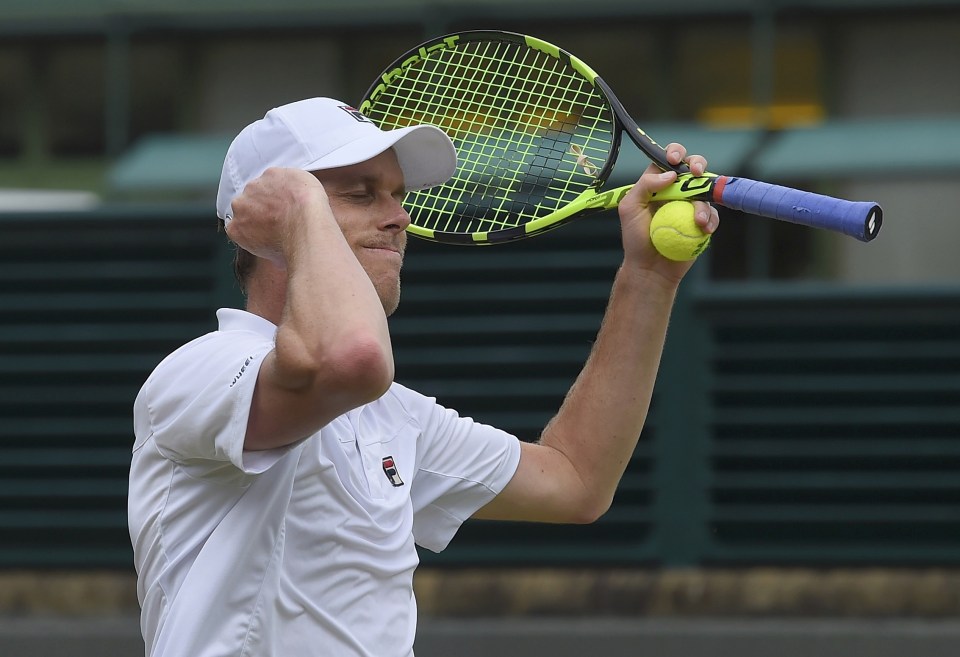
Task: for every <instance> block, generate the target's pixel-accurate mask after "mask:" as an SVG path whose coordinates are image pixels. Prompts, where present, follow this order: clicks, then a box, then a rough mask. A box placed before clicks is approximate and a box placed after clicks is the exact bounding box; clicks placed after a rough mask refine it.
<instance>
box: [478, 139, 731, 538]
mask: <svg viewBox="0 0 960 657" xmlns="http://www.w3.org/2000/svg"><path fill="white" fill-rule="evenodd" d="M667 150H668V152H669V153H670V157H671V161H672V162H675V163H676V162H679V161H680V160H682V159H683V158H684V157H685V154H686V151H685V149H684V148H683V147H682V146H680V145H678V144H671V145H670V146H668V148H667ZM687 161H688V163H689V164H690V167H691V170H692V171H693V172H694V174H697V175H698V174H700V173H702V172H703V171H704V170H705V167H706V161H705V160H704V159H703V158H702V157H700V156H692V157H690V158H688V160H687ZM675 177H676V174H675V173H673V172H667V173H662V172H661V171H660V170H659V169H656V168H655V167H653V166H651V167H650V168H648V169H647V171H646V172H645V173H644V175H643V176H642V177H641V178H640V180H639V181H638V183H637V184H636V185H635V186H634V187H633V189H632V190H631V191H630V192H629V193H628V194H627V195H626V196H625V197H624V199H623V201H622V202H621V204H620V208H619V213H620V221H621V226H622V235H623V247H624V260H623V264H622V265H621V267H620V269H619V270H618V272H617V275H616V277H615V279H614V283H613V289H612V291H611V293H610V299H609V302H608V305H607V310H606V313H605V315H604V319H603V322H602V325H601V327H600V331H599V333H598V335H597V340H596V342H595V343H594V346H593V349H592V351H591V353H590V357H589V358H588V359H587V362H586V364H585V365H584V367H583V369H582V371H581V372H580V375H579V376H578V377H577V379H576V381H575V382H574V384H573V386H572V387H571V388H570V391H569V392H568V393H567V396H566V398H565V399H564V402H563V404H562V405H561V407H560V410H559V411H558V412H557V415H556V416H555V417H554V418H553V419H552V420H551V421H550V423H549V424H548V425H547V426H546V427H545V428H544V430H543V432H542V434H541V436H540V439H539V440H538V441H537V442H536V443H523V444H522V446H521V456H520V464H519V466H518V468H517V471H516V473H515V474H514V476H513V478H512V479H511V480H510V483H509V484H507V486H506V488H504V490H503V491H502V492H501V493H500V494H499V495H498V496H497V497H496V498H494V499H493V500H492V501H491V502H490V503H489V504H487V505H486V506H484V507H483V508H482V509H480V510H479V511H478V512H477V513H476V514H475V515H474V517H477V518H486V519H496V520H530V521H541V522H567V523H588V522H593V521H594V520H596V519H597V518H599V517H600V516H601V515H603V513H605V512H606V510H607V509H608V508H609V506H610V503H611V502H612V500H613V495H614V493H615V491H616V489H617V486H618V484H619V482H620V478H621V477H622V476H623V473H624V470H625V469H626V467H627V464H628V463H629V461H630V458H631V457H632V455H633V452H634V449H635V448H636V444H637V440H638V438H639V436H640V432H641V430H642V429H643V425H644V423H645V421H646V418H647V412H648V410H649V408H650V400H651V397H652V395H653V386H654V382H655V380H656V376H657V370H658V368H659V365H660V356H661V353H662V352H663V345H664V340H665V337H666V332H667V323H668V321H669V317H670V310H671V308H672V306H673V302H674V299H675V297H676V292H677V288H678V286H679V284H680V281H681V280H682V279H683V276H684V275H685V274H686V273H687V271H689V269H690V267H691V266H692V263H690V262H674V261H671V260H668V259H666V258H664V257H662V256H661V255H660V254H658V253H657V252H656V250H655V249H654V248H653V245H652V244H651V242H650V237H649V230H650V220H651V218H652V214H653V212H654V210H655V207H651V201H650V197H651V194H652V193H653V192H656V191H659V190H661V189H663V188H665V187H667V186H668V185H670V184H671V183H672V182H673V181H674V180H675ZM696 217H697V223H698V224H699V225H700V226H701V227H702V228H704V229H705V230H707V231H708V232H711V233H712V232H713V231H714V230H716V228H717V225H718V223H719V219H718V217H717V213H716V210H715V209H713V208H711V207H710V206H708V205H707V204H705V203H702V202H697V204H696Z"/></svg>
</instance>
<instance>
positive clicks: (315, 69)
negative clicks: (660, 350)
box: [0, 0, 960, 657]
mask: <svg viewBox="0 0 960 657" xmlns="http://www.w3.org/2000/svg"><path fill="white" fill-rule="evenodd" d="M474 28H477V29H480V28H483V29H505V30H513V31H519V32H526V33H529V34H533V35H535V36H538V37H540V38H542V39H545V40H547V41H550V42H553V43H555V44H556V45H559V46H561V47H563V48H565V49H567V50H570V51H571V52H573V53H574V54H576V55H578V56H579V57H580V58H582V59H584V60H585V61H586V62H588V63H589V64H590V65H591V66H592V67H593V68H594V69H596V70H597V71H598V72H599V73H600V75H601V76H603V77H604V78H605V79H606V80H607V81H608V82H609V83H610V84H611V86H612V87H613V88H614V89H615V90H616V92H617V94H618V95H619V96H620V98H621V100H622V101H623V102H624V103H625V105H626V106H627V108H628V111H629V112H630V113H631V114H632V115H633V116H634V117H636V118H637V119H638V121H639V123H640V124H641V125H642V126H644V127H645V128H646V129H647V130H648V132H649V133H650V134H651V135H652V136H653V137H654V138H655V139H657V140H659V141H660V142H661V143H665V142H667V141H680V142H682V143H684V144H685V145H686V146H687V147H688V148H689V149H690V150H691V151H692V152H698V153H703V154H705V155H706V156H707V157H708V159H709V160H710V163H711V167H710V168H711V170H713V171H716V172H720V173H726V174H734V175H736V174H740V175H749V176H752V177H756V178H759V179H762V180H768V181H771V182H778V183H783V184H788V185H791V186H795V187H800V188H803V189H810V190H813V191H817V192H821V193H827V194H831V195H835V196H841V197H845V198H850V199H853V200H872V201H877V202H879V203H880V204H881V205H882V206H883V208H884V211H885V223H884V227H883V230H882V232H881V234H880V236H879V237H878V238H877V239H876V240H875V241H874V242H872V243H870V244H862V243H860V242H857V241H855V240H852V239H850V238H845V237H840V236H837V235H833V234H827V233H824V232H820V231H814V230H809V229H803V228H798V227H795V226H792V225H788V224H780V223H773V222H770V221H767V220H762V219H756V218H752V217H748V216H743V215H740V214H738V213H735V212H729V211H726V210H722V211H721V216H722V228H721V232H720V233H719V234H718V235H717V236H716V237H715V238H714V240H713V245H712V246H711V248H710V249H709V250H708V251H707V253H706V254H705V255H704V256H703V257H701V258H700V261H699V262H698V263H697V265H696V266H695V268H694V270H693V271H692V272H691V275H690V276H689V277H688V279H687V280H686V281H685V283H684V286H683V288H682V293H681V297H680V299H679V300H678V302H677V307H676V310H675V313H674V318H673V321H672V325H671V331H670V335H669V337H668V344H667V347H666V352H665V355H664V362H663V367H662V370H661V374H660V377H659V379H658V384H657V389H656V393H655V398H654V405H653V410H652V414H651V418H650V422H649V424H648V426H647V428H646V429H645V430H644V435H643V437H642V440H641V443H640V446H639V447H638V449H637V452H636V454H635V456H634V459H633V460H632V461H631V463H630V466H629V468H628V471H627V474H626V476H625V478H624V480H623V483H622V485H621V487H620V491H619V493H618V495H617V498H616V500H615V502H614V506H613V508H612V509H611V511H610V512H609V513H608V514H607V515H606V516H605V517H604V518H603V519H602V520H601V521H600V522H598V523H597V524H595V525H592V526H589V527H550V526H528V525H522V524H516V525H507V524H497V523H480V522H471V523H467V524H466V525H465V526H464V528H463V529H462V530H461V532H460V535H459V536H458V538H457V540H455V541H454V542H453V544H452V546H451V547H450V548H449V549H448V550H446V551H445V552H444V553H443V554H441V555H433V554H429V553H424V554H423V555H422V559H423V566H422V567H421V572H420V574H419V575H418V578H417V583H416V585H417V594H418V599H419V601H420V609H421V628H422V629H421V633H420V639H419V640H418V656H420V657H432V656H434V655H464V656H468V657H469V656H472V655H489V654H494V653H495V652H497V653H499V654H501V655H504V657H512V656H514V655H539V654H552V655H557V656H561V657H562V656H565V655H582V654H584V653H586V652H587V651H595V652H603V653H604V654H607V655H627V654H629V655H636V654H656V655H659V656H663V657H669V656H671V655H681V654H682V655H686V656H688V657H689V656H699V655H718V656H723V655H741V656H751V655H767V654H769V653H771V652H773V651H776V652H778V653H779V654H781V655H783V656H784V657H790V656H793V655H814V654H816V655H841V654H842V655H891V656H892V655H947V654H950V655H954V654H956V645H957V640H958V639H960V623H958V622H957V620H958V617H960V403H958V402H960V337H958V326H960V285H958V280H960V258H958V257H957V256H956V255H955V254H954V250H955V244H956V243H957V241H958V237H960V222H958V221H957V219H956V215H957V208H958V207H960V184H958V183H957V182H956V180H957V175H958V173H960V84H958V83H957V80H958V70H960V1H954V0H939V1H935V0H913V1H911V2H906V1H895V0H870V1H867V0H862V1H861V0H835V1H829V2H828V1H827V0H806V1H804V0H778V1H772V2H762V1H760V0H756V1H751V0H731V1H729V2H725V3H715V2H706V1H700V0H689V1H687V2H677V3H666V2H660V1H649V0H633V1H631V2H624V1H613V0H592V1H591V2H589V3H583V2H568V1H567V0H550V1H547V0H526V1H525V2H522V3H521V2H511V1H510V0H475V1H473V2H469V3H461V2H455V1H453V0H433V1H416V0H351V1H350V2H344V1H339V0H312V1H310V0H271V1H270V2H267V1H266V0H231V1H230V2H226V1H225V0H190V1H189V2H188V1H186V0H162V1H158V0H154V1H153V2H147V1H146V0H111V1H109V2H108V1H106V0H29V1H28V0H0V655H3V657H8V656H16V657H33V656H34V655H71V656H78V657H83V656H87V655H111V656H112V655H116V656H118V657H126V656H127V655H137V654H142V649H143V647H142V642H141V641H140V639H139V630H138V626H137V613H138V608H137V601H136V591H135V581H134V576H133V569H132V561H131V551H130V547H129V538H128V535H127V530H126V514H125V512H126V501H125V500H126V490H127V482H126V476H127V465H128V462H129V450H130V445H131V442H132V427H131V408H132V403H133V399H134V397H135V395H136V393H137V390H138V389H139V386H140V385H141V383H142V382H143V380H144V379H145V377H146V376H147V374H148V373H149V372H150V371H151V370H152V368H153V367H154V366H155V365H156V364H157V363H158V362H159V361H160V359H161V358H163V356H165V355H166V354H167V353H168V352H169V351H171V350H172V349H174V348H175V347H177V346H178V345H180V344H182V343H183V342H186V341H188V340H190V339H191V338H193V337H195V336H196V335H199V334H202V333H205V332H207V331H209V330H212V329H213V328H215V322H214V317H213V310H214V309H216V308H217V307H220V306H237V305H240V304H242V302H243V300H242V298H241V296H240V294H239V291H238V290H237V287H236V285H235V284H234V282H233V279H232V273H231V270H230V265H229V261H230V257H231V253H230V250H229V248H228V245H227V244H226V242H225V238H224V237H223V235H222V234H218V232H217V230H216V215H215V210H214V205H213V201H214V198H215V195H216V187H217V182H218V180H219V176H220V168H221V164H222V160H223V155H224V153H225V152H226V148H227V146H228V144H229V142H230V140H231V139H232V137H233V136H234V135H235V134H236V132H237V131H239V130H240V129H241V128H242V127H243V126H245V125H246V124H248V123H250V122H251V121H253V120H256V119H257V118H260V117H261V116H263V114H264V113H265V112H266V111H267V110H268V109H270V108H271V107H274V106H276V105H280V104H283V103H286V102H290V101H293V100H298V99H301V98H305V97H310V96H317V95H326V96H333V97H337V98H339V99H341V100H344V101H347V102H351V103H355V104H359V102H360V99H361V98H362V96H363V93H364V91H365V90H366V89H367V87H368V86H369V85H370V84H371V83H372V82H373V81H374V79H375V78H376V76H377V74H378V73H379V72H380V70H381V69H382V68H383V67H384V66H386V65H387V64H389V63H390V62H391V61H392V60H393V59H395V58H396V57H397V56H399V55H400V54H401V53H403V52H405V51H406V50H408V49H409V48H411V47H413V46H415V45H416V44H418V43H419V42H420V41H422V40H424V39H425V38H428V37H432V36H437V35H440V34H443V33H446V32H450V31H455V30H462V29H474ZM631 148H632V146H631V145H625V146H624V153H623V155H622V156H621V161H620V164H619V166H618V168H617V171H616V173H615V176H616V179H615V180H614V182H615V183H622V184H626V183H627V182H630V181H631V180H632V179H635V178H636V176H637V175H638V174H639V172H640V171H641V170H642V168H643V167H644V166H645V161H644V159H643V158H642V157H641V156H640V155H638V154H637V153H635V152H633V151H632V150H631ZM619 257H620V255H619V242H618V227H617V222H616V221H615V219H614V218H613V217H612V216H610V215H606V216H597V217H591V218H589V219H584V220H581V221H578V222H575V223H573V224H570V225H568V226H565V227H563V228H561V229H559V230H557V231H554V232H551V233H548V234H546V235H543V236H541V237H538V238H537V239H535V240H529V241H526V242H520V243H517V244H511V245H507V246H501V247H491V248H489V249H478V250H473V249H469V248H465V247H463V248H458V247H450V246H442V245H434V244H427V243H423V242H417V241H413V242H411V245H410V251H409V256H408V258H407V264H406V266H405V278H404V301H403V303H402V304H401V307H400V311H399V312H398V313H397V314H396V316H395V317H393V318H392V320H391V322H392V330H393V333H394V344H395V347H396V351H397V355H396V360H397V369H398V372H397V376H398V379H399V380H400V381H401V382H402V383H404V384H406V385H410V386H412V387H415V388H417V389H419V390H421V391H422V392H425V393H427V394H431V395H434V396H436V397H437V398H438V399H439V401H440V402H441V403H444V404H445V405H449V406H453V407H454V408H457V409H459V410H460V411H461V412H462V413H463V414H466V415H471V416H473V417H475V418H477V419H479V420H482V421H484V422H488V423H492V424H496V425H499V426H501V427H503V428H505V429H508V430H510V431H513V432H515V433H516V434H517V435H519V436H521V437H523V438H525V439H535V438H536V436H537V433H538V431H539V429H540V428H541V427H542V426H543V424H544V423H545V422H546V421H547V420H548V419H549V418H550V417H551V415H552V413H553V412H554V411H555V409H556V408H557V407H558V405H559V403H560V402H561V400H562V398H563V395H564V393H565V391H566V389H567V387H568V386H569V384H570V382H571V381H572V379H573V377H574V376H575V375H576V373H577V372H578V370H579V367H580V365H581V364H582V362H583V360H584V359H585V357H586V355H587V353H588V350H589V346H590V341H591V340H592V339H593V336H594V335H595V332H596V330H597V327H598V325H599V321H600V317H601V314H602V312H603V307H604V302H605V299H606V295H607V293H608V291H609V283H610V281H611V279H612V276H613V273H614V271H615V269H616V267H617V264H618V262H619Z"/></svg>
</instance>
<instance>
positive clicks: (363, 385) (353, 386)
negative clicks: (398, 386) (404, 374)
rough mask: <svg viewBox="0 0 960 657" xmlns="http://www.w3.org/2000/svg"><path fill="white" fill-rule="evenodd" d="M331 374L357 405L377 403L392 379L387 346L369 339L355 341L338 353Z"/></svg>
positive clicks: (355, 339) (391, 363)
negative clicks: (332, 373)
mask: <svg viewBox="0 0 960 657" xmlns="http://www.w3.org/2000/svg"><path fill="white" fill-rule="evenodd" d="M334 359H335V362H334V363H333V364H332V368H331V369H332V371H334V372H336V373H337V375H338V380H339V381H340V383H341V384H342V385H343V387H344V388H345V389H347V390H350V391H353V392H354V393H355V394H356V396H357V398H358V400H359V401H360V402H361V403H368V402H371V401H374V400H376V399H379V398H380V397H382V396H383V394H384V393H386V391H387V390H388V389H389V388H390V384H392V383H393V377H394V364H393V353H392V351H391V349H390V344H389V343H388V344H386V345H384V344H383V343H382V342H381V341H380V340H377V339H376V338H374V337H372V336H369V337H363V336H360V337H355V338H354V339H352V340H350V342H349V344H347V345H345V346H344V347H343V348H342V349H340V350H338V353H337V354H336V356H334Z"/></svg>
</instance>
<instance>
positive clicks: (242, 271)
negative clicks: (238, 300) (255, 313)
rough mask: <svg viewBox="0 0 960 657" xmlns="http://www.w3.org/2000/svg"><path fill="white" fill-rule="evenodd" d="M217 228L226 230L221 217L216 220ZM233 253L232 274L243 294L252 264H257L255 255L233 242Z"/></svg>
mask: <svg viewBox="0 0 960 657" xmlns="http://www.w3.org/2000/svg"><path fill="white" fill-rule="evenodd" d="M217 229H218V230H220V231H224V232H226V227H225V225H224V223H223V219H218V220H217ZM231 244H233V248H234V253H233V275H234V277H235V278H236V279H237V283H238V284H239V285H240V291H241V292H242V293H243V294H246V293H247V281H248V280H249V279H250V273H251V272H252V271H253V268H254V266H255V265H256V264H257V256H255V255H253V254H252V253H250V252H249V251H247V250H246V249H243V248H241V247H239V246H237V245H236V244H234V243H233V242H231Z"/></svg>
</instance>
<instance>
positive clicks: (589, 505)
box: [570, 495, 613, 525]
mask: <svg viewBox="0 0 960 657" xmlns="http://www.w3.org/2000/svg"><path fill="white" fill-rule="evenodd" d="M612 504H613V496H612V495H599V496H598V495H592V496H591V495H585V496H584V499H583V500H581V501H580V503H579V504H577V505H575V506H574V507H573V508H572V509H571V513H572V517H571V519H570V522H571V523H573V524H576V525H590V524H593V523H595V522H596V521H598V520H599V519H600V518H602V517H603V516H604V515H605V514H606V513H607V511H609V510H610V506H611V505H612Z"/></svg>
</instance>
